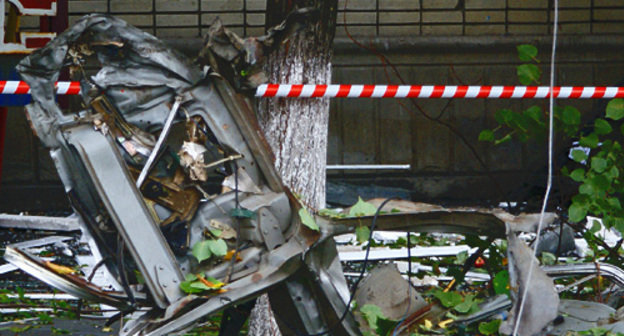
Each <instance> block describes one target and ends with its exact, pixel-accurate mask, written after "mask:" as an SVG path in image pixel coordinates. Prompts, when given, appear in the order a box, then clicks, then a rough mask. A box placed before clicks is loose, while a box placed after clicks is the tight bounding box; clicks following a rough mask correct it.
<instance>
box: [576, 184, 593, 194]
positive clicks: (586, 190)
mask: <svg viewBox="0 0 624 336" xmlns="http://www.w3.org/2000/svg"><path fill="white" fill-rule="evenodd" d="M579 193H581V194H584V195H593V194H594V187H593V185H592V184H591V181H587V183H583V184H581V185H580V186H579Z"/></svg>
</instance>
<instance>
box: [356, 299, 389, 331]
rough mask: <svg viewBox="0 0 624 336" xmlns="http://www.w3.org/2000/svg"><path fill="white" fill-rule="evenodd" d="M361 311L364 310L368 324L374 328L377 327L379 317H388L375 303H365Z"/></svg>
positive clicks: (363, 313)
mask: <svg viewBox="0 0 624 336" xmlns="http://www.w3.org/2000/svg"><path fill="white" fill-rule="evenodd" d="M360 312H362V315H364V319H365V320H366V322H368V325H369V326H370V327H371V329H373V330H376V329H377V320H378V319H380V318H384V319H385V318H386V317H385V316H384V314H383V312H382V311H381V308H379V307H378V306H376V305H373V304H365V305H364V306H362V308H360Z"/></svg>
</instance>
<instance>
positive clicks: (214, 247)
mask: <svg viewBox="0 0 624 336" xmlns="http://www.w3.org/2000/svg"><path fill="white" fill-rule="evenodd" d="M208 247H209V248H210V252H212V254H214V255H216V256H217V257H223V256H225V255H226V254H227V250H228V248H227V244H226V243H225V240H223V239H217V240H208Z"/></svg>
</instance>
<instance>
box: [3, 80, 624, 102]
mask: <svg viewBox="0 0 624 336" xmlns="http://www.w3.org/2000/svg"><path fill="white" fill-rule="evenodd" d="M28 93H30V88H29V87H28V84H26V83H25V82H23V81H0V94H28ZM56 93H57V94H59V95H75V94H79V93H80V83H79V82H58V83H57V84H56ZM553 93H554V97H555V98H559V99H598V98H624V87H614V86H611V87H608V86H555V87H554V88H553ZM549 95H550V88H549V87H548V86H488V85H481V86H476V85H475V86H472V85H470V86H469V85H349V84H332V85H321V84H263V85H260V86H259V87H258V89H257V90H256V97H292V98H322V97H325V98H336V97H346V98H490V99H508V98H548V97H549Z"/></svg>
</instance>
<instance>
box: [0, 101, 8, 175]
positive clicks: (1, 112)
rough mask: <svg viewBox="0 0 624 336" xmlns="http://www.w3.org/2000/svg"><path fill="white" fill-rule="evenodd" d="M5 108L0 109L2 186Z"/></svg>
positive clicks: (0, 170) (6, 114)
mask: <svg viewBox="0 0 624 336" xmlns="http://www.w3.org/2000/svg"><path fill="white" fill-rule="evenodd" d="M7 116H8V113H7V108H6V107H0V184H2V159H3V154H4V137H5V134H6V124H7Z"/></svg>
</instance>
